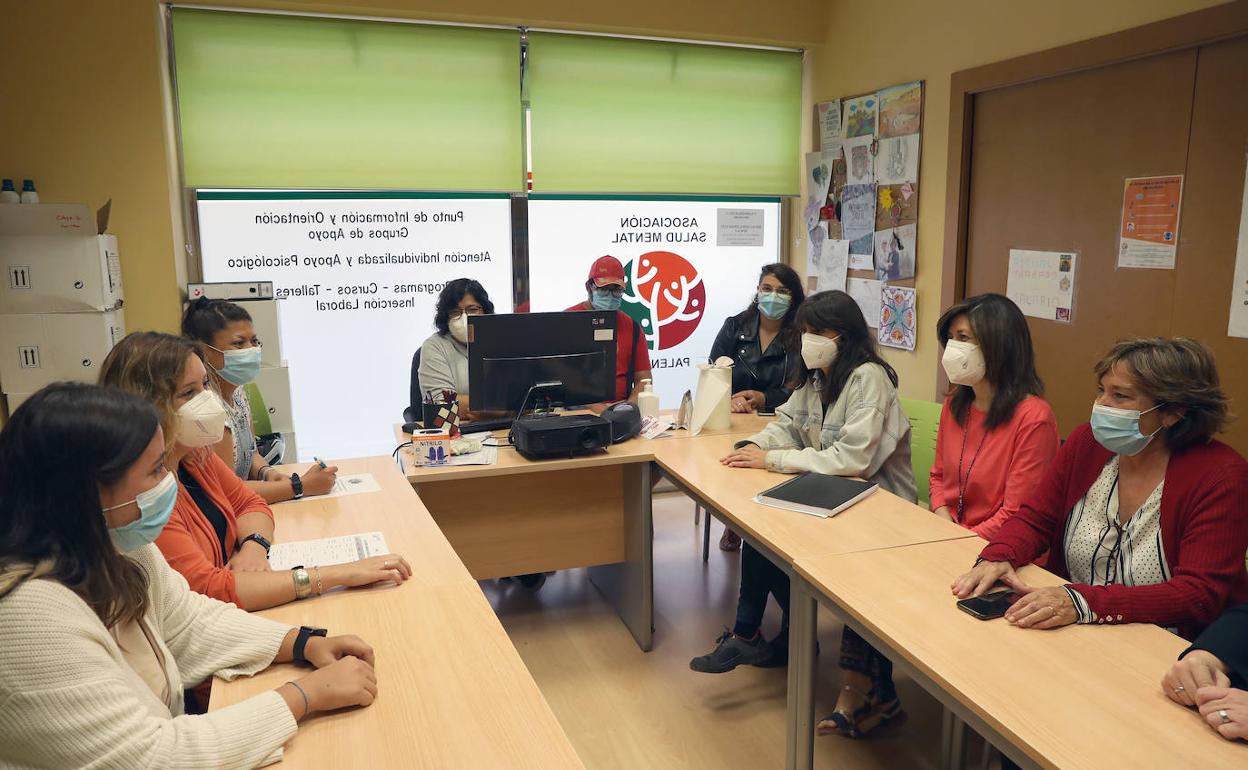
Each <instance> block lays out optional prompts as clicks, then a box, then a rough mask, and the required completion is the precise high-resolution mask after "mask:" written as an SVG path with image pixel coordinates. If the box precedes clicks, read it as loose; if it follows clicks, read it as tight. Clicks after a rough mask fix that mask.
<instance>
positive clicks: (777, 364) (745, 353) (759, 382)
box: [710, 316, 801, 412]
mask: <svg viewBox="0 0 1248 770" xmlns="http://www.w3.org/2000/svg"><path fill="white" fill-rule="evenodd" d="M783 337H784V335H783V334H777V335H776V338H775V339H774V340H772V341H771V344H770V345H768V346H767V350H766V351H765V352H764V351H762V350H759V344H758V316H754V319H753V320H752V321H747V322H746V323H745V324H744V325H741V324H739V323H738V322H737V317H736V316H732V317H730V318H728V320H726V321H724V325H723V327H722V328H720V330H719V334H717V335H715V344H714V345H712V346H711V357H710V360H711V361H714V360H715V359H717V358H719V357H720V356H728V357H729V358H731V359H732V392H733V393H737V392H740V391H742V390H757V391H761V392H762V393H763V395H764V396H765V397H766V405H765V406H764V409H765V410H767V411H769V412H770V411H775V409H776V407H778V406H780V405H781V404H783V403H784V402H785V401H788V400H789V395H790V394H791V393H792V391H791V390H789V389H788V388H786V387H785V383H786V382H787V381H788V379H789V376H790V375H791V374H792V373H793V370H794V367H796V366H797V365H798V361H799V359H800V358H801V351H799V350H791V351H786V350H785V348H784V341H783Z"/></svg>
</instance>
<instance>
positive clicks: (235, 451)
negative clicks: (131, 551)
mask: <svg viewBox="0 0 1248 770" xmlns="http://www.w3.org/2000/svg"><path fill="white" fill-rule="evenodd" d="M182 335H183V336H184V337H186V338H187V339H190V340H193V341H195V342H197V343H199V344H200V346H201V348H202V350H203V352H204V364H206V365H207V367H208V372H209V375H210V376H211V378H212V382H213V384H214V385H216V388H217V391H218V392H219V393H220V394H221V398H222V400H224V401H225V405H226V413H227V415H228V418H229V419H228V422H227V423H226V428H225V436H224V437H223V438H222V439H221V441H219V442H217V444H216V445H215V446H213V451H215V452H216V453H217V454H218V455H219V456H220V457H221V459H222V460H224V461H225V462H226V464H227V465H230V466H231V467H233V468H234V473H235V474H236V475H237V476H238V477H239V478H240V479H242V480H243V481H245V482H246V483H247V487H248V488H249V489H251V490H252V491H253V492H255V493H256V494H258V495H260V496H261V497H263V498H264V500H265V502H269V503H280V502H282V501H284V500H292V499H294V498H295V497H298V496H300V495H305V496H307V495H323V494H326V493H327V492H329V491H330V490H331V489H333V487H334V482H335V481H336V480H337V479H338V468H337V467H335V466H332V465H331V466H328V467H322V466H321V464H320V463H316V464H315V465H313V466H312V467H311V468H309V469H308V470H307V471H305V472H303V473H300V474H298V477H299V478H298V479H297V480H296V479H294V478H292V477H291V476H288V475H286V474H285V473H282V472H281V471H279V470H278V469H276V468H272V467H270V466H269V465H268V463H266V462H265V461H264V458H263V457H261V456H260V454H259V453H258V452H257V451H256V433H255V428H254V427H253V425H252V419H251V402H250V400H249V399H248V397H247V391H246V389H245V387H244V386H245V385H248V384H250V383H252V382H254V381H255V379H256V375H257V374H259V373H260V338H259V337H257V336H256V329H255V326H254V325H253V324H252V321H251V314H249V313H248V312H247V311H246V310H244V309H243V308H242V307H241V306H239V305H236V304H234V303H233V302H227V301H226V300H223V299H208V298H207V297H200V298H199V299H197V300H195V301H194V302H191V303H188V304H187V306H186V312H185V313H184V314H183V315H182Z"/></svg>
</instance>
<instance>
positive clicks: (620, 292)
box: [594, 286, 624, 297]
mask: <svg viewBox="0 0 1248 770" xmlns="http://www.w3.org/2000/svg"><path fill="white" fill-rule="evenodd" d="M594 292H595V293H597V294H604V295H605V294H610V295H611V296H612V297H623V296H624V287H623V286H595V287H594Z"/></svg>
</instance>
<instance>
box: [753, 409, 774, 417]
mask: <svg viewBox="0 0 1248 770" xmlns="http://www.w3.org/2000/svg"><path fill="white" fill-rule="evenodd" d="M757 414H758V416H759V417H775V416H776V410H775V409H771V410H767V409H759V410H758V412H757Z"/></svg>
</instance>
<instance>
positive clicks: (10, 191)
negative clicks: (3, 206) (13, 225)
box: [0, 179, 22, 203]
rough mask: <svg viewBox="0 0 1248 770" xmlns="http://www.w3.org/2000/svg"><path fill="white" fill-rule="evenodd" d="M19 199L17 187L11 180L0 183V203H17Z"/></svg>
mask: <svg viewBox="0 0 1248 770" xmlns="http://www.w3.org/2000/svg"><path fill="white" fill-rule="evenodd" d="M21 200H22V199H21V196H19V195H18V194H17V188H16V187H14V186H13V180H12V179H6V180H4V182H3V184H2V185H0V203H19V202H21Z"/></svg>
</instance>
